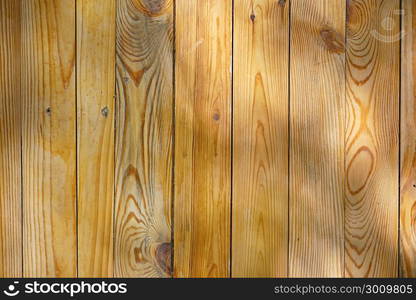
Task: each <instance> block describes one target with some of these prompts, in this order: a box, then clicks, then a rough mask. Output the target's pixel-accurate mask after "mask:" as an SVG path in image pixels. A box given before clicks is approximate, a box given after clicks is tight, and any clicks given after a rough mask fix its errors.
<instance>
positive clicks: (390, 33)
mask: <svg viewBox="0 0 416 300" xmlns="http://www.w3.org/2000/svg"><path fill="white" fill-rule="evenodd" d="M399 8H400V1H398V0H352V1H349V3H348V8H347V9H348V17H349V18H348V22H347V23H348V37H347V42H348V43H347V74H346V80H347V82H346V84H347V89H346V90H347V94H346V96H347V101H346V129H345V133H346V137H345V193H346V202H345V250H346V252H345V276H347V277H394V276H397V269H398V265H397V262H398V249H397V246H398V201H399V199H398V190H399V187H398V165H399V161H398V153H399V148H398V142H399V141H398V137H399V86H400V84H399V72H400V71H399V70H400V50H399V49H400V42H399V38H398V35H399V31H400V14H399V13H397V12H398V11H399ZM387 70H388V71H387Z"/></svg>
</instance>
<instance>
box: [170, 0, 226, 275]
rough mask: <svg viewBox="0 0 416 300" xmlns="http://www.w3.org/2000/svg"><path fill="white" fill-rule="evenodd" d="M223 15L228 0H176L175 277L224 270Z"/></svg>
mask: <svg viewBox="0 0 416 300" xmlns="http://www.w3.org/2000/svg"><path fill="white" fill-rule="evenodd" d="M231 22H232V1H231V0H225V1H224V0H209V1H206V0H195V1H187V0H178V1H176V61H175V74H176V77H175V101H176V104H175V105H176V107H175V120H176V121H175V130H176V131H175V191H174V195H175V200H174V201H175V205H174V210H175V211H174V226H175V231H174V242H175V251H174V276H176V277H227V276H228V275H229V267H230V265H229V260H230V190H231V182H230V181H231V180H230V175H231V174H230V173H231V159H230V152H231V151H230V130H231V115H230V111H231V73H230V72H231V44H232V41H231V38H232V37H231V28H232V23H231Z"/></svg>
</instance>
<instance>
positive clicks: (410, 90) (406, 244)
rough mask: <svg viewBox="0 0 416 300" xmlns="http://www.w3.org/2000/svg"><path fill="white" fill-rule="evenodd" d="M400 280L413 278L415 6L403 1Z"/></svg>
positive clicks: (415, 251)
mask: <svg viewBox="0 0 416 300" xmlns="http://www.w3.org/2000/svg"><path fill="white" fill-rule="evenodd" d="M402 9H403V14H402V31H403V32H404V34H405V35H404V37H403V39H402V53H401V55H402V69H401V72H402V76H401V79H402V82H401V91H402V92H401V95H402V99H401V113H402V114H401V115H402V118H401V148H400V151H401V162H400V166H401V169H400V175H401V179H400V182H401V186H400V192H401V193H400V276H402V277H413V278H414V277H416V171H415V170H416V138H415V132H416V83H415V80H416V29H415V28H416V3H415V2H414V1H410V0H402Z"/></svg>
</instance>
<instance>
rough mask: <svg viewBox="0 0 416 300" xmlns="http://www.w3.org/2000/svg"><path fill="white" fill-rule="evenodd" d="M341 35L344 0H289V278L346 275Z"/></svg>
mask: <svg viewBox="0 0 416 300" xmlns="http://www.w3.org/2000/svg"><path fill="white" fill-rule="evenodd" d="M344 33H345V2H344V1H333V0H316V1H315V0H314V1H307V0H292V1H291V67H290V68H291V72H290V82H291V98H290V110H291V111H290V114H291V115H290V145H291V147H290V192H289V193H290V199H289V211H290V216H289V220H290V236H289V239H290V240H289V251H290V253H289V275H290V276H292V277H328V276H329V277H340V276H343V274H344V256H343V254H344V237H343V230H344V224H343V220H344V215H343V206H344V204H343V174H344V173H343V166H344V165H343V163H344V154H343V150H344V134H343V133H344V128H343V118H344V101H345V50H344Z"/></svg>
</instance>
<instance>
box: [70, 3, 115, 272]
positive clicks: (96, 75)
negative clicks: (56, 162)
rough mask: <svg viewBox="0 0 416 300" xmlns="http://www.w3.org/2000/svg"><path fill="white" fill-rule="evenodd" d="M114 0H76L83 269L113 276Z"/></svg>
mask: <svg viewBox="0 0 416 300" xmlns="http://www.w3.org/2000/svg"><path fill="white" fill-rule="evenodd" d="M115 15H116V6H115V0H106V1H101V0H77V42H78V43H77V67H78V69H77V70H78V72H77V102H78V104H77V109H78V111H77V114H78V118H77V119H78V121H77V123H78V124H77V126H78V253H79V255H78V268H79V271H78V274H79V276H80V277H111V276H113V214H114V211H113V202H114V139H115V138H114V94H115Z"/></svg>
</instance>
